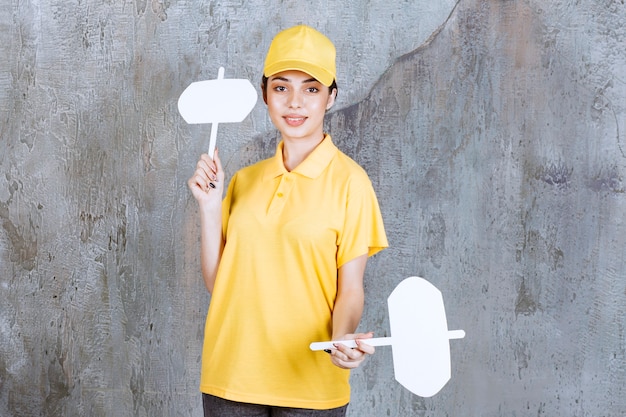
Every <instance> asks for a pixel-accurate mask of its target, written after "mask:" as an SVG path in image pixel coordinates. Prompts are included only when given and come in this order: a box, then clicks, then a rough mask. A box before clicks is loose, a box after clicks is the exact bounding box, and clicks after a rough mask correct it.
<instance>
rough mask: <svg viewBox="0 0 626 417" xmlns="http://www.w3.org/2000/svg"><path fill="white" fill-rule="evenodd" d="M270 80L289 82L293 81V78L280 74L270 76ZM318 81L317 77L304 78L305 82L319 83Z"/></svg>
mask: <svg viewBox="0 0 626 417" xmlns="http://www.w3.org/2000/svg"><path fill="white" fill-rule="evenodd" d="M270 81H285V82H289V83H290V82H291V80H290V79H289V78H285V77H280V76H277V77H272V78H270ZM317 82H319V81H318V80H317V79H315V78H313V77H311V78H309V79H307V80H304V81H303V82H302V83H303V84H304V83H317Z"/></svg>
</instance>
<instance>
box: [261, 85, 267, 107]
mask: <svg viewBox="0 0 626 417" xmlns="http://www.w3.org/2000/svg"><path fill="white" fill-rule="evenodd" d="M261 91H262V92H263V102H264V103H265V104H267V88H266V87H265V84H263V83H261Z"/></svg>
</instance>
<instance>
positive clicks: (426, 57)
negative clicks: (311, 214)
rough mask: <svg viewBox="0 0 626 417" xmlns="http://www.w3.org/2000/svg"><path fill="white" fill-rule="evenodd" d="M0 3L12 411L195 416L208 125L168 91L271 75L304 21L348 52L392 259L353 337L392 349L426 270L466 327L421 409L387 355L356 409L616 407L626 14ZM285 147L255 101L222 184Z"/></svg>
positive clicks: (1, 201)
mask: <svg viewBox="0 0 626 417" xmlns="http://www.w3.org/2000/svg"><path fill="white" fill-rule="evenodd" d="M335 3H336V4H335ZM1 6H2V7H0V56H2V60H0V168H1V171H0V226H1V227H0V415H2V416H42V415H43V416H199V415H201V409H200V408H201V407H200V397H199V394H198V388H197V386H198V378H199V364H200V348H201V340H202V330H203V322H204V316H205V312H206V308H207V305H208V302H209V296H208V295H207V294H206V292H205V291H204V290H203V286H202V283H201V278H200V272H199V265H198V237H199V236H198V233H197V230H196V227H197V217H196V211H195V210H196V207H195V202H194V201H193V198H192V197H191V195H190V193H189V192H188V190H187V188H186V185H185V181H186V179H187V178H188V177H189V175H190V174H191V172H192V171H193V167H194V165H195V161H196V159H197V157H198V155H199V153H200V152H203V151H205V150H206V147H207V144H208V133H209V130H210V128H209V127H208V126H189V125H186V124H185V122H184V121H183V120H182V119H181V117H180V116H179V114H178V112H177V108H176V100H177V98H178V96H179V95H180V93H181V92H182V91H183V89H184V88H185V87H186V86H187V85H188V84H189V83H190V82H192V81H197V80H201V79H207V78H214V77H215V75H216V74H217V69H218V67H219V66H220V65H224V66H226V76H227V77H231V78H249V79H251V80H253V81H254V84H257V83H258V80H259V77H260V72H261V65H262V59H263V55H264V52H265V50H266V48H267V46H268V44H269V42H270V40H271V38H272V36H273V35H274V34H275V33H276V32H277V31H278V30H279V29H282V28H284V27H288V26H291V25H293V24H296V23H301V22H303V23H308V24H310V25H313V26H315V27H317V28H319V29H320V30H322V31H324V32H325V33H327V34H328V36H329V37H330V38H331V39H333V40H334V41H335V43H336V45H337V48H338V52H339V60H338V67H339V71H340V75H339V77H338V81H339V85H340V93H339V103H338V106H337V107H336V108H335V110H334V112H333V113H332V114H331V115H330V116H329V118H328V125H329V129H330V131H331V132H332V133H333V136H334V138H335V141H336V142H337V143H338V145H339V146H340V147H341V148H342V149H344V150H345V151H346V152H347V153H348V154H349V155H351V156H352V157H354V158H355V159H356V160H357V161H358V162H360V163H361V164H362V165H363V166H364V167H365V168H366V169H367V171H368V172H369V174H370V176H371V178H372V181H373V183H374V185H375V187H376V190H377V192H378V195H379V199H380V202H381V206H382V210H383V214H384V218H385V221H386V226H387V230H388V234H389V238H390V243H391V245H392V247H391V248H390V249H388V250H386V251H384V252H382V253H380V254H379V255H376V256H375V257H374V258H372V259H371V261H370V263H369V267H368V271H367V276H366V289H367V297H368V299H367V305H366V309H367V310H366V313H365V317H364V320H363V325H362V328H363V329H371V330H374V331H376V332H377V334H378V335H381V336H382V335H385V334H388V328H389V323H388V319H387V308H386V297H387V296H388V294H389V293H390V292H391V290H392V289H393V288H394V287H395V285H396V284H397V283H398V282H400V281H401V280H402V279H403V278H405V277H407V276H411V275H419V276H422V277H424V278H427V279H428V280H430V281H431V282H433V283H434V284H435V285H436V286H437V287H438V288H439V289H440V290H441V291H442V292H443V295H444V299H445V301H446V307H447V313H448V323H449V327H450V328H461V329H464V330H465V331H466V332H467V336H466V338H465V339H463V340H458V341H451V356H452V380H451V381H450V382H449V383H448V385H446V387H444V388H443V390H442V391H441V392H440V393H439V394H437V395H436V396H434V397H432V398H420V397H417V396H414V395H411V394H410V393H409V392H408V391H406V390H405V389H404V388H402V387H401V386H400V385H398V384H396V383H395V382H394V380H393V371H392V366H391V363H392V358H391V350H390V349H389V348H382V347H381V348H379V349H378V352H377V354H376V355H375V356H374V357H373V358H371V359H370V360H369V363H368V364H367V365H366V366H365V367H363V368H362V369H359V370H357V371H356V372H354V374H353V379H352V380H353V398H352V405H351V409H350V412H349V415H350V416H374V417H378V416H433V415H437V416H493V417H499V416H581V417H582V416H614V417H621V416H624V415H626V341H625V340H626V334H625V332H626V318H625V313H624V309H625V305H626V260H625V256H624V255H625V252H626V224H625V223H626V222H625V220H626V214H625V213H626V193H625V190H626V184H625V180H624V176H625V174H626V135H625V134H624V132H625V131H626V76H625V75H624V74H626V48H625V47H624V45H625V43H626V5H625V4H624V2H623V1H620V0H605V1H601V2H598V1H592V0H581V1H577V2H564V1H556V0H552V1H549V2H544V1H536V0H526V1H496V0H490V1H483V0H460V1H456V2H455V1H452V0H446V1H439V2H432V1H425V0H424V1H400V0H395V1H381V0H371V1H344V2H327V1H322V0H312V1H295V0H293V1H288V0H285V1H277V0H274V1H269V2H268V1H260V0H247V1H244V0H223V1H193V0H192V1H179V2H177V1H157V0H153V1H148V0H135V1H108V2H98V1H91V0H88V1H71V0H70V1H45V2H39V1H35V0H30V1H29V0H20V1H18V0H2V5H1ZM275 138H276V134H275V132H274V130H273V129H272V127H271V124H270V122H269V119H268V118H267V116H266V113H265V108H264V106H263V105H262V103H261V102H260V103H259V104H258V105H257V107H256V108H255V110H254V111H253V112H252V114H251V115H250V117H249V118H248V119H246V121H244V122H243V123H241V124H238V125H220V132H219V135H218V146H219V147H220V149H221V153H222V157H223V159H225V160H226V169H227V171H228V173H229V174H231V173H232V172H234V171H235V170H236V169H238V168H239V167H241V166H243V165H246V164H248V163H250V162H252V161H255V160H258V159H259V158H262V157H266V156H268V155H270V154H271V153H272V152H273V148H274V146H275Z"/></svg>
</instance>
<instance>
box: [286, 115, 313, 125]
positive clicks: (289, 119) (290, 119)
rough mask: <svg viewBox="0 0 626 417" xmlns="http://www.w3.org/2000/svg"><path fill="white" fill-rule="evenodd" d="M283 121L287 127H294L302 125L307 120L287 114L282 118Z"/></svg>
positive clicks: (303, 117)
mask: <svg viewBox="0 0 626 417" xmlns="http://www.w3.org/2000/svg"><path fill="white" fill-rule="evenodd" d="M283 119H284V120H285V123H287V125H289V126H294V127H295V126H300V125H302V124H303V123H304V122H305V121H306V119H307V118H306V117H305V116H300V115H297V114H289V115H286V116H283Z"/></svg>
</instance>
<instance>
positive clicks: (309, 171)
mask: <svg viewBox="0 0 626 417" xmlns="http://www.w3.org/2000/svg"><path fill="white" fill-rule="evenodd" d="M283 147H284V142H283V141H280V143H279V144H278V146H277V147H276V154H275V155H274V157H273V158H272V159H271V162H270V164H269V165H268V167H267V169H266V170H265V174H264V175H263V180H270V179H273V178H276V177H278V176H280V175H283V174H286V173H287V172H288V171H287V169H286V168H285V165H284V164H283ZM336 153H337V147H336V146H335V144H334V143H333V141H332V138H331V137H330V135H328V134H325V135H324V139H323V140H322V141H321V142H320V144H319V145H317V146H316V147H315V149H313V152H311V153H310V154H309V156H307V157H306V159H305V160H304V161H302V162H301V163H300V165H298V166H297V167H296V168H295V169H294V170H293V171H291V172H293V173H297V174H300V175H303V176H305V177H308V178H316V177H318V176H319V175H320V174H321V173H322V172H323V171H324V169H326V167H327V166H328V164H330V161H331V160H332V159H333V157H334V156H335V155H336Z"/></svg>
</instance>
